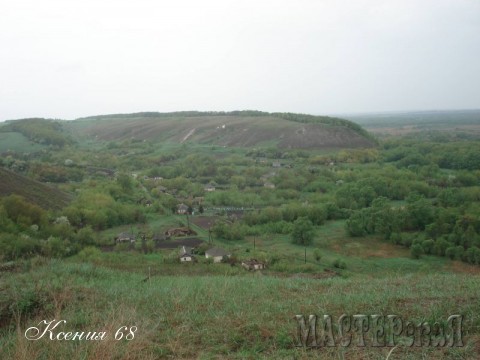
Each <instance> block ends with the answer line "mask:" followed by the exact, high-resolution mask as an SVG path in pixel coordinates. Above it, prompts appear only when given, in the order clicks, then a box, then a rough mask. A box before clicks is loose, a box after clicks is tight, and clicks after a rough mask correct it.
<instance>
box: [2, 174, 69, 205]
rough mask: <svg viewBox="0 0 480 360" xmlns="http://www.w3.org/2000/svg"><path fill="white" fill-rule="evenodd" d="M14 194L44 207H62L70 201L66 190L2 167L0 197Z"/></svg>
mask: <svg viewBox="0 0 480 360" xmlns="http://www.w3.org/2000/svg"><path fill="white" fill-rule="evenodd" d="M12 194H16V195H20V196H23V197H24V198H25V199H26V200H27V201H29V202H31V203H33V204H36V205H38V206H40V207H41V208H44V209H61V208H63V207H65V206H66V205H67V204H68V203H69V201H70V196H69V195H68V194H67V193H65V192H62V191H60V190H58V189H55V188H53V187H50V186H47V185H45V184H42V183H40V182H38V181H34V180H31V179H29V178H27V177H25V176H22V175H19V174H16V173H14V172H12V171H9V170H6V169H4V168H1V167H0V197H1V196H8V195H12Z"/></svg>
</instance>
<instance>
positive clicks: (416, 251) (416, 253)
mask: <svg viewBox="0 0 480 360" xmlns="http://www.w3.org/2000/svg"><path fill="white" fill-rule="evenodd" d="M410 254H411V255H412V258H414V259H420V257H421V256H422V254H423V247H422V245H420V244H418V243H416V244H413V245H412V247H411V248H410Z"/></svg>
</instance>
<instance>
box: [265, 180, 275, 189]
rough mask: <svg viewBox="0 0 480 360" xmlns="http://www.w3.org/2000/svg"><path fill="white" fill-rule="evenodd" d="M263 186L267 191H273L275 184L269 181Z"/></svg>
mask: <svg viewBox="0 0 480 360" xmlns="http://www.w3.org/2000/svg"><path fill="white" fill-rule="evenodd" d="M263 186H264V187H266V188H267V189H275V184H274V183H271V182H269V181H267V182H265V183H264V184H263Z"/></svg>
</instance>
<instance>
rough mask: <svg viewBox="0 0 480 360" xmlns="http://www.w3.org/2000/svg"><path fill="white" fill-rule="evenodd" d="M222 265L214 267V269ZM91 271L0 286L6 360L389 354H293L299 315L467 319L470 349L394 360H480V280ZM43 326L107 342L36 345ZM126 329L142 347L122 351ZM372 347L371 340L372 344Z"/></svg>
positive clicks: (413, 350) (38, 265) (376, 353)
mask: <svg viewBox="0 0 480 360" xmlns="http://www.w3.org/2000/svg"><path fill="white" fill-rule="evenodd" d="M212 266H214V265H212ZM144 278H145V276H144V275H142V274H138V273H130V272H124V271H118V270H111V269H107V268H102V267H96V266H94V265H92V264H89V263H67V262H63V261H45V260H38V259H37V260H35V261H30V262H28V263H25V265H24V268H23V269H22V271H21V272H19V273H16V274H13V275H9V276H5V274H3V275H2V276H1V278H0V281H1V289H2V291H1V292H0V295H1V298H0V305H1V317H2V319H1V320H2V321H1V323H2V330H1V337H0V357H1V358H5V359H7V358H8V359H60V358H64V359H65V358H68V359H100V358H102V359H159V358H183V359H194V358H201V359H220V358H222V359H224V358H227V359H236V358H246V359H258V358H269V359H281V358H288V359H292V358H297V359H303V358H305V359H306V358H325V359H362V358H363V359H385V357H386V356H387V354H388V352H389V351H390V350H391V348H386V347H383V348H373V347H371V346H367V347H365V348H361V347H357V346H352V347H349V348H342V347H333V348H321V349H311V350H304V349H302V348H296V347H295V346H294V337H295V335H296V323H295V321H294V320H293V317H294V316H295V315H296V314H304V315H308V314H319V315H322V314H330V315H332V316H333V317H334V318H337V317H338V316H340V315H341V314H343V313H347V314H350V315H353V314H377V313H378V314H384V315H387V314H396V315H399V316H401V317H402V318H403V319H404V320H411V321H415V322H420V321H429V322H434V321H443V320H445V319H446V318H447V317H448V316H449V315H450V314H463V315H464V317H465V322H464V343H465V346H464V347H454V348H424V347H420V348H419V347H404V346H401V345H400V346H398V347H397V348H396V349H395V350H394V351H393V353H392V356H391V357H390V359H400V358H401V359H423V358H429V359H478V357H479V356H480V346H479V341H480V319H479V314H480V299H479V297H478V288H479V285H480V277H479V276H478V275H474V276H471V275H463V274H432V273H430V274H428V273H418V274H403V275H400V274H399V275H397V276H387V277H384V278H376V279H370V278H352V279H343V278H339V277H337V278H332V279H324V280H315V279H300V278H296V279H294V278H290V279H285V278H275V277H269V276H261V275H260V276H259V275H255V274H245V275H241V276H222V275H215V276H199V277H191V276H154V277H152V278H151V279H150V280H147V281H143V280H144ZM43 319H48V320H52V319H57V320H59V319H65V320H67V325H66V326H64V327H63V328H62V331H106V332H107V333H108V335H109V337H108V338H107V339H105V340H103V341H81V342H79V341H51V340H48V339H45V338H42V339H40V340H38V341H28V340H26V339H25V338H24V335H23V334H24V332H25V330H26V329H27V328H28V327H31V326H36V325H37V324H38V323H39V322H40V321H41V320H43ZM121 326H137V327H138V330H137V331H136V332H135V336H134V339H133V340H131V341H126V340H122V341H116V340H114V339H113V337H114V333H115V332H116V330H117V329H118V328H120V327H121ZM368 341H369V338H367V344H368Z"/></svg>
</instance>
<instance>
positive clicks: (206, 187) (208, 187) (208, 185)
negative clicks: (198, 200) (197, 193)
mask: <svg viewBox="0 0 480 360" xmlns="http://www.w3.org/2000/svg"><path fill="white" fill-rule="evenodd" d="M203 190H205V191H207V192H212V191H215V186H214V185H213V184H207V185H205V187H204V188H203Z"/></svg>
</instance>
